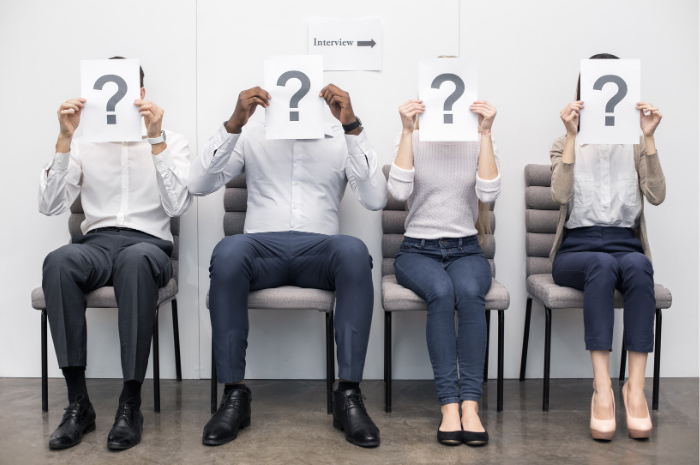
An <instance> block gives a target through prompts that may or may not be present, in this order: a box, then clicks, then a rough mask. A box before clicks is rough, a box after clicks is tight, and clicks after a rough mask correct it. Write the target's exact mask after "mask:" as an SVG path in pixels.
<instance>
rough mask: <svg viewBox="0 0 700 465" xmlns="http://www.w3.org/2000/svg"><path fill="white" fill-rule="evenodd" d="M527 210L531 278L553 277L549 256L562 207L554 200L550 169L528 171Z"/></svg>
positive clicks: (532, 167) (536, 167) (541, 167)
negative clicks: (539, 276) (550, 275)
mask: <svg viewBox="0 0 700 465" xmlns="http://www.w3.org/2000/svg"><path fill="white" fill-rule="evenodd" d="M525 208H526V210H525V229H526V231H527V233H526V234H527V236H526V239H525V250H526V254H527V265H526V267H527V275H528V276H530V275H532V274H550V273H551V272H552V263H551V262H550V261H549V252H550V251H551V250H552V246H553V245H554V236H555V234H556V232H557V223H558V222H559V205H558V204H557V203H556V202H554V200H552V170H551V167H550V165H527V166H526V167H525Z"/></svg>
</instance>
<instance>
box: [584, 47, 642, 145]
mask: <svg viewBox="0 0 700 465" xmlns="http://www.w3.org/2000/svg"><path fill="white" fill-rule="evenodd" d="M640 89H641V64H640V61H639V60H614V59H609V60H604V59H593V60H581V100H583V110H581V121H580V123H581V127H580V131H579V136H578V137H579V142H580V143H582V144H638V143H639V136H640V135H641V129H640V128H639V110H637V109H636V106H637V102H639V101H640V94H641V91H640Z"/></svg>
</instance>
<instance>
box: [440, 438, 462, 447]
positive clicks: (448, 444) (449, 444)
mask: <svg viewBox="0 0 700 465" xmlns="http://www.w3.org/2000/svg"><path fill="white" fill-rule="evenodd" d="M438 442H439V443H440V444H442V445H443V446H459V445H460V444H462V441H449V440H447V441H440V440H439V439H438Z"/></svg>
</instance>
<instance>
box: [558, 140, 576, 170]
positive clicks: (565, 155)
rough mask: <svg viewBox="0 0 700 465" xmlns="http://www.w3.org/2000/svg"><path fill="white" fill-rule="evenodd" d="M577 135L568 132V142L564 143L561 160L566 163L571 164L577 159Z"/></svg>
mask: <svg viewBox="0 0 700 465" xmlns="http://www.w3.org/2000/svg"><path fill="white" fill-rule="evenodd" d="M575 144H576V135H575V134H567V135H566V142H565V144H564V151H563V152H562V156H561V161H562V162H563V163H566V164H571V163H574V162H575V161H576V150H575V148H574V147H575Z"/></svg>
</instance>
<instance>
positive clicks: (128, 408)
mask: <svg viewBox="0 0 700 465" xmlns="http://www.w3.org/2000/svg"><path fill="white" fill-rule="evenodd" d="M141 433H143V414H142V413H141V410H139V408H138V407H136V406H135V405H134V404H132V403H131V402H129V401H126V402H124V403H121V404H119V407H117V414H116V415H115V416H114V425H112V430H111V431H110V432H109V436H107V447H108V448H109V449H111V450H125V449H129V448H131V447H134V446H135V445H136V444H138V443H139V442H141Z"/></svg>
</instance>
